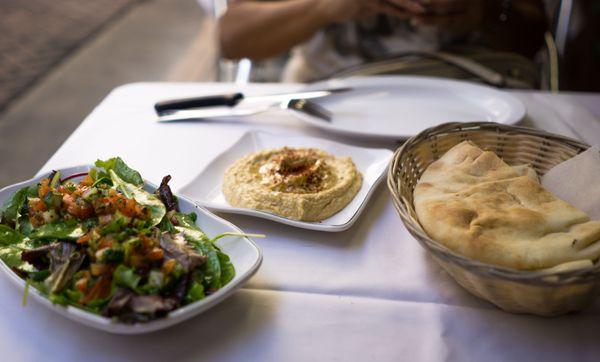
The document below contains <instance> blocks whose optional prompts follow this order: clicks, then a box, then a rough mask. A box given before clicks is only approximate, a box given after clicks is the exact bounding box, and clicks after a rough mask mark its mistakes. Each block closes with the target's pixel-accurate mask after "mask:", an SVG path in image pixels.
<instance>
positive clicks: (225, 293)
mask: <svg viewBox="0 0 600 362" xmlns="http://www.w3.org/2000/svg"><path fill="white" fill-rule="evenodd" d="M94 167H95V166H93V165H83V166H71V167H61V168H60V170H61V172H69V173H71V174H75V173H79V172H85V171H89V170H90V169H91V168H94ZM44 177H46V176H45V175H39V176H36V177H33V178H31V179H29V180H26V181H21V182H18V183H15V184H12V185H8V186H5V187H3V188H2V189H0V197H1V196H3V195H4V194H5V193H7V192H9V190H13V192H14V191H16V190H18V189H20V188H22V187H24V186H28V185H31V184H33V183H36V182H38V181H39V180H41V179H43V178H44ZM144 187H145V188H146V187H149V188H152V189H156V187H157V186H156V184H154V183H152V182H150V181H148V180H146V179H144ZM176 196H177V197H178V199H179V200H184V201H185V202H186V203H188V204H189V205H190V206H192V207H193V208H194V209H195V210H196V211H199V212H200V214H201V215H198V218H200V217H209V218H211V219H213V220H214V221H215V222H217V223H219V224H221V225H223V226H224V227H226V228H229V229H231V230H232V231H233V232H238V233H243V231H242V230H241V229H240V228H238V227H237V226H235V225H234V224H232V223H231V222H229V221H227V220H225V219H223V218H221V217H219V216H217V215H215V214H214V213H212V212H210V211H209V210H207V209H206V208H204V207H202V206H201V205H198V204H197V203H196V202H194V201H193V200H191V199H189V198H187V197H185V196H184V195H181V194H176ZM240 239H241V240H244V242H246V243H247V244H248V245H249V246H250V247H251V249H253V252H254V253H255V254H256V258H255V259H254V262H253V263H252V265H251V266H250V268H249V269H248V270H246V271H245V272H244V273H243V274H241V275H239V277H238V278H237V280H235V279H234V280H235V283H234V280H232V281H231V282H230V283H228V284H227V285H225V286H224V287H222V288H221V289H219V290H218V291H216V292H215V293H213V294H211V295H210V296H207V297H206V298H204V299H202V300H199V301H197V302H194V303H192V304H189V305H186V306H184V307H180V308H178V309H175V310H174V311H173V312H171V313H169V314H168V315H167V316H166V317H164V318H159V319H156V320H154V321H151V322H147V323H136V324H125V323H119V322H116V321H113V320H111V319H110V318H107V317H103V316H99V315H96V314H93V313H90V312H87V311H85V310H83V309H79V308H76V307H73V306H67V307H64V306H61V305H57V304H53V303H52V302H51V301H50V300H49V299H48V298H46V297H45V296H44V295H42V294H41V293H40V292H39V291H38V290H37V289H35V288H29V293H28V297H33V298H32V299H34V300H36V302H38V303H40V304H42V305H44V306H45V307H46V308H48V309H50V310H52V311H53V312H56V313H57V314H59V315H61V316H63V317H66V318H68V319H70V320H73V321H75V322H78V323H80V324H83V325H86V326H89V327H92V328H95V329H99V330H102V331H105V332H108V333H113V334H128V335H134V334H144V333H150V332H154V331H158V330H161V329H165V328H168V327H171V326H174V325H175V324H178V323H181V322H184V321H186V320H189V319H191V318H192V317H195V316H196V315H198V314H200V313H203V312H205V311H206V310H208V309H210V308H211V307H213V306H215V305H217V304H219V303H220V302H222V301H223V300H225V299H226V298H227V297H229V296H230V295H231V294H233V292H235V291H236V290H237V289H239V288H241V287H242V285H243V284H245V283H246V282H247V281H248V279H250V278H251V277H252V276H253V275H254V274H255V273H256V272H257V271H258V269H259V268H260V266H261V265H262V261H263V252H262V250H261V249H260V247H259V246H258V245H257V244H256V242H254V241H253V240H252V239H251V238H249V237H240ZM234 267H235V264H234ZM0 270H2V274H3V275H4V276H6V277H8V279H9V280H10V281H11V282H12V283H13V284H14V285H15V286H17V287H19V289H20V290H21V291H23V292H24V289H25V280H23V279H22V278H21V277H19V276H18V275H17V274H16V273H14V272H13V271H12V270H11V269H10V268H9V267H8V266H7V265H6V264H5V263H4V261H3V260H0ZM237 272H238V271H237V269H236V276H238V274H237Z"/></svg>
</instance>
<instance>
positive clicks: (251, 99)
mask: <svg viewBox="0 0 600 362" xmlns="http://www.w3.org/2000/svg"><path fill="white" fill-rule="evenodd" d="M351 89H352V88H350V87H344V88H331V89H322V90H314V91H304V92H296V93H280V94H268V95H260V96H245V95H244V94H243V93H239V92H238V93H231V94H221V95H214V96H206V97H194V98H184V99H173V100H167V101H162V102H158V103H156V104H155V105H154V109H155V110H156V113H158V115H159V116H166V115H168V114H171V113H173V112H176V111H181V110H189V109H195V108H205V107H219V106H225V107H235V106H237V105H239V104H240V103H242V102H243V103H244V104H246V103H270V104H276V103H281V102H286V101H290V100H292V99H314V98H321V97H326V96H328V95H331V94H334V93H342V92H347V91H349V90H351Z"/></svg>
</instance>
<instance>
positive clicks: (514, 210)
mask: <svg viewBox="0 0 600 362" xmlns="http://www.w3.org/2000/svg"><path fill="white" fill-rule="evenodd" d="M414 205H415V209H416V212H417V216H418V218H419V221H420V223H421V225H422V226H423V228H424V229H425V231H426V232H427V234H429V236H430V237H431V238H432V239H434V240H436V241H438V242H440V243H442V244H444V245H445V246H447V247H448V248H450V249H452V250H454V251H456V252H458V253H460V254H463V255H465V256H467V257H469V258H472V259H476V260H479V261H482V262H485V263H489V264H494V265H499V266H505V267H510V268H517V269H539V268H549V267H554V266H556V265H559V264H562V263H565V262H571V261H576V260H586V259H587V260H596V259H598V258H599V257H600V221H590V219H589V217H588V216H587V215H586V214H585V213H584V212H583V211H581V210H579V209H577V208H575V207H574V206H572V205H570V204H568V203H567V202H565V201H563V200H561V199H559V198H557V197H556V196H554V195H553V194H551V193H550V192H548V191H547V190H545V189H544V188H543V187H542V186H541V185H540V183H539V181H538V179H537V175H536V174H535V171H534V170H533V169H531V168H530V167H526V166H522V165H521V166H514V167H511V166H509V165H508V164H506V163H505V162H504V161H503V160H502V159H500V158H499V157H498V156H497V155H496V154H495V153H493V152H489V151H482V150H481V149H480V148H479V147H477V146H476V145H475V144H473V143H472V142H470V141H464V142H462V143H460V144H458V145H456V146H454V147H453V148H452V149H450V150H449V151H448V152H447V153H446V154H445V155H444V156H443V157H442V158H440V159H439V160H437V161H435V162H433V163H432V164H431V165H429V167H428V168H427V169H426V170H425V172H424V173H423V175H422V176H421V179H420V180H419V182H418V183H417V185H416V187H415V191H414Z"/></svg>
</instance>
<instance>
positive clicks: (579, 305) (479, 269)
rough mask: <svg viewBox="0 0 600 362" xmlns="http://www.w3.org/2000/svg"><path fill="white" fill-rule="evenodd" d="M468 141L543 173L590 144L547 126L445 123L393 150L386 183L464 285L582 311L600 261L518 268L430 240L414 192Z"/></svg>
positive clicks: (598, 278)
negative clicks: (440, 161) (580, 265)
mask: <svg viewBox="0 0 600 362" xmlns="http://www.w3.org/2000/svg"><path fill="white" fill-rule="evenodd" d="M465 140H470V141H472V142H474V143H476V144H477V145H478V146H479V147H481V148H482V149H485V150H488V151H493V152H495V153H496V154H497V155H498V156H499V157H501V158H502V159H503V160H504V161H505V162H507V163H508V164H510V165H517V164H529V165H531V166H532V167H533V168H534V169H535V170H536V172H537V173H538V175H540V176H541V175H543V174H545V173H546V172H547V171H548V170H549V169H550V168H552V167H553V166H554V165H556V164H558V163H561V162H563V161H565V160H567V159H569V158H571V157H573V156H575V155H577V154H578V153H580V152H583V151H585V150H586V149H587V148H588V147H589V145H587V144H585V143H581V142H579V141H577V140H573V139H570V138H566V137H563V136H559V135H555V134H551V133H548V132H545V131H541V130H536V129H531V128H525V127H515V126H506V125H501V124H497V123H490V122H473V123H446V124H442V125H440V126H437V127H432V128H429V129H427V130H425V131H423V132H421V133H420V134H418V135H417V136H415V137H412V138H411V139H409V140H408V141H407V142H406V143H405V144H404V145H403V146H402V147H400V148H399V149H398V150H397V151H396V153H395V154H394V158H393V160H392V164H391V166H390V168H389V171H388V187H389V189H390V191H391V193H392V197H393V201H394V206H395V207H396V209H397V210H398V213H399V214H400V218H401V219H402V221H403V222H404V225H405V226H406V228H407V229H408V231H409V232H410V233H411V234H412V235H413V236H414V237H415V239H417V241H419V243H420V244H421V245H422V246H423V247H424V248H425V249H426V250H428V251H429V252H430V253H431V255H432V257H433V258H434V259H435V260H436V261H437V262H438V263H439V264H440V265H441V266H442V267H443V268H444V269H445V270H446V271H447V272H448V273H449V274H450V275H451V276H452V277H453V278H454V279H455V280H456V281H457V282H458V284H460V285H461V286H463V287H464V288H465V289H467V290H468V291H469V292H471V293H473V294H474V295H476V296H478V297H480V298H483V299H485V300H487V301H489V302H491V303H493V304H495V305H496V306H498V307H500V308H502V309H504V310H506V311H509V312H514V313H530V314H536V315H542V316H556V315H560V314H564V313H568V312H572V311H578V310H581V309H583V308H585V307H586V306H587V305H588V304H590V303H591V302H592V301H593V299H594V298H595V297H596V295H597V294H598V292H599V291H600V264H599V263H595V264H594V266H593V267H588V268H580V269H571V270H569V269H567V270H557V269H556V268H555V269H545V270H535V271H526V270H517V269H510V268H505V267H499V266H495V265H490V264H485V263H482V262H478V261H476V260H473V259H469V258H467V257H465V256H462V255H460V254H458V253H455V252H453V251H452V250H450V249H448V248H446V247H445V246H444V245H442V244H441V243H438V242H437V241H435V240H432V239H431V238H430V237H429V236H428V235H427V233H426V232H425V231H424V229H423V228H422V226H421V224H420V223H419V220H418V218H417V214H416V212H415V207H414V204H413V191H414V188H415V185H416V184H417V181H418V180H419V178H420V177H421V175H422V174H423V172H424V171H425V169H426V168H427V167H428V166H429V164H431V163H432V162H433V161H435V160H437V159H438V158H440V157H442V156H443V155H444V154H445V153H446V151H448V150H449V149H450V148H452V147H453V146H455V145H456V144H458V143H460V142H462V141H465Z"/></svg>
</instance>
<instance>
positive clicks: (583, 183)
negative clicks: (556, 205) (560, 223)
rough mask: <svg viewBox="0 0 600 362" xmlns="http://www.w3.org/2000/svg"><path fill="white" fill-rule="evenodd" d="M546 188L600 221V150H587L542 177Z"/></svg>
mask: <svg viewBox="0 0 600 362" xmlns="http://www.w3.org/2000/svg"><path fill="white" fill-rule="evenodd" d="M541 181H542V185H543V186H544V187H545V188H546V189H547V190H549V191H550V192H552V193H553V194H554V195H556V196H558V197H560V198H561V199H563V200H565V201H566V202H568V203H570V204H571V205H573V206H575V207H577V208H578V209H580V210H583V211H585V212H586V213H587V214H588V215H589V216H590V217H591V218H592V220H599V219H600V148H598V146H594V147H590V148H589V149H588V150H587V151H585V152H582V153H580V154H579V155H577V156H575V157H573V158H571V159H569V160H567V161H565V162H562V163H560V164H558V165H556V166H554V167H553V168H552V169H550V171H548V172H547V173H546V174H545V175H544V176H543V177H542V180H541Z"/></svg>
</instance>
